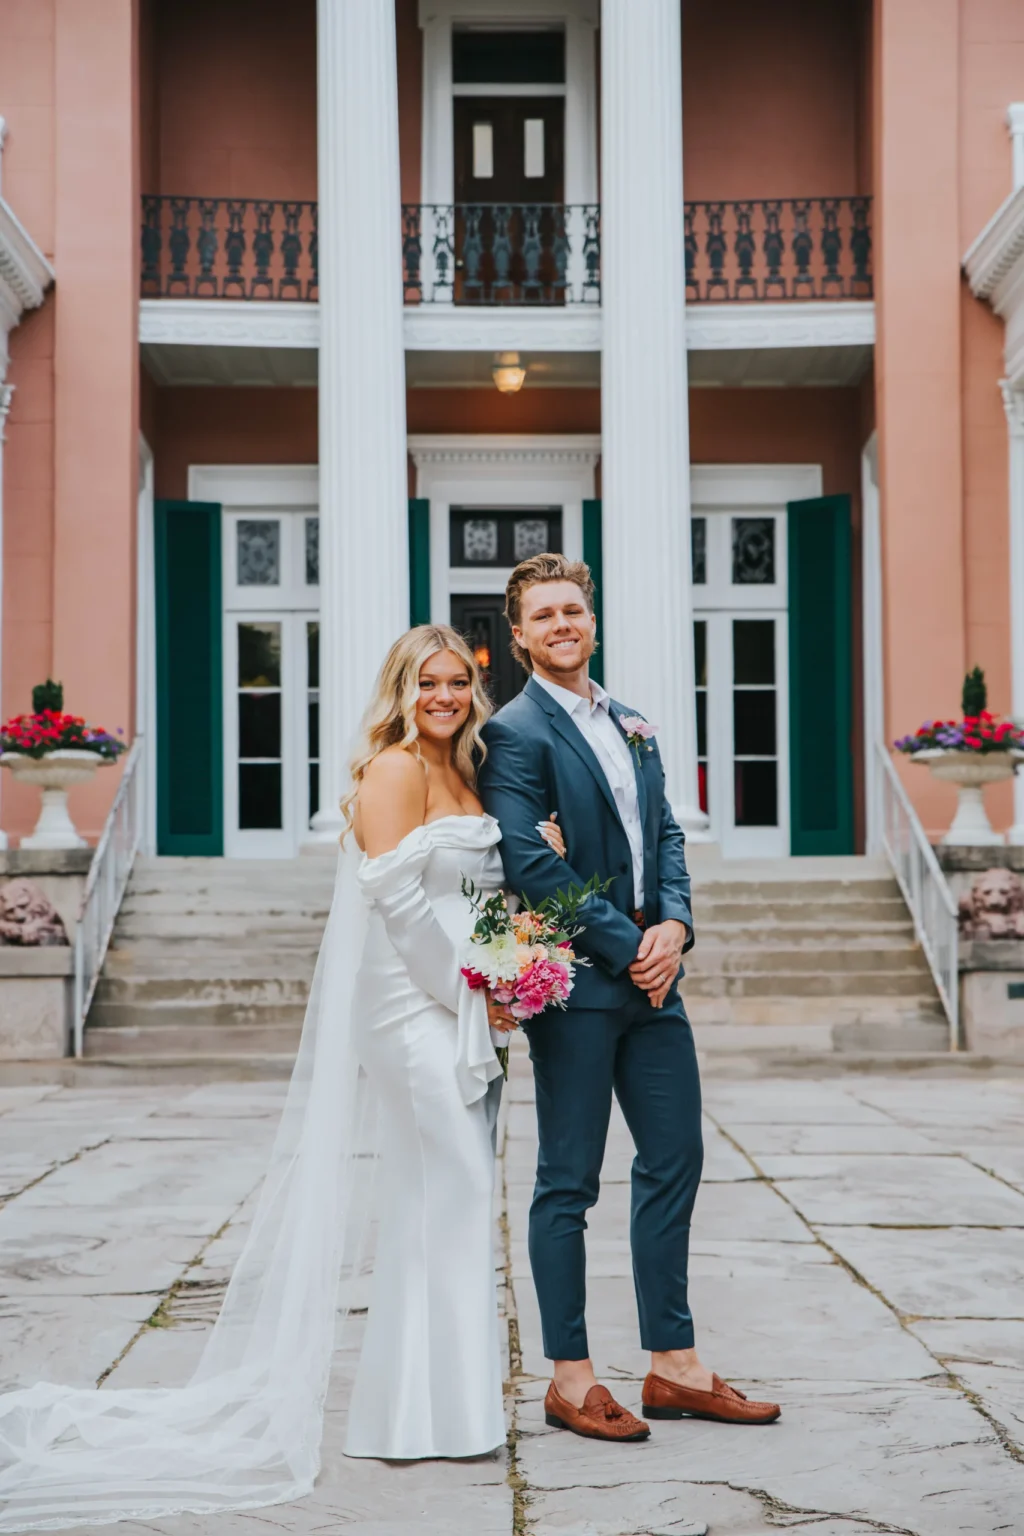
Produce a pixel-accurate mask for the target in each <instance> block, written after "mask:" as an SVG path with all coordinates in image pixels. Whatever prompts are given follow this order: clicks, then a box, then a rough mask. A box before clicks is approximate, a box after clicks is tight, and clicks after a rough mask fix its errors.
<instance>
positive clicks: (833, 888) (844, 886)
mask: <svg viewBox="0 0 1024 1536" xmlns="http://www.w3.org/2000/svg"><path fill="white" fill-rule="evenodd" d="M691 881H692V884H693V889H694V891H696V892H699V893H700V895H701V897H707V898H708V899H709V900H712V901H715V900H722V899H730V900H733V899H735V900H742V901H757V902H773V901H804V900H807V899H808V898H811V899H813V900H817V899H818V898H819V897H820V898H821V899H822V900H825V901H843V900H845V899H846V898H848V897H852V898H855V899H856V900H859V901H885V900H892V899H894V898H897V897H899V894H900V888H899V885H898V884H897V882H896V880H895V879H894V878H893V877H892V876H891V875H890V876H888V877H885V876H877V877H871V876H865V877H864V878H863V879H849V880H822V879H817V880H815V879H810V880H804V879H800V878H794V879H785V880H761V879H758V878H757V876H752V877H750V878H749V879H742V880H736V879H730V878H729V877H728V876H715V877H713V878H709V877H707V876H701V875H700V874H699V873H698V874H691Z"/></svg>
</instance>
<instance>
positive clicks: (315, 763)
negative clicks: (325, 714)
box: [306, 620, 320, 816]
mask: <svg viewBox="0 0 1024 1536" xmlns="http://www.w3.org/2000/svg"><path fill="white" fill-rule="evenodd" d="M306 752H307V755H308V758H309V814H310V816H314V815H315V814H316V811H317V809H318V807H319V805H320V625H319V624H318V623H317V622H315V621H314V620H310V621H307V624H306Z"/></svg>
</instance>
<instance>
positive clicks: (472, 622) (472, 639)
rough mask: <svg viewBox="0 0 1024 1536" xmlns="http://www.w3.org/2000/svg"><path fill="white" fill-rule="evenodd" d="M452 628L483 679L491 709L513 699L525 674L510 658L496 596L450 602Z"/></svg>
mask: <svg viewBox="0 0 1024 1536" xmlns="http://www.w3.org/2000/svg"><path fill="white" fill-rule="evenodd" d="M452 624H453V626H454V627H455V628H456V629H457V630H459V632H460V633H461V634H463V635H465V637H466V639H467V640H468V642H469V645H470V648H471V649H472V651H473V654H474V656H475V657H476V659H477V663H478V665H479V667H480V670H481V672H482V673H483V676H484V684H485V686H486V688H487V692H488V693H489V694H490V696H491V699H492V701H493V703H494V707H495V709H501V707H502V705H503V704H507V703H508V701H509V700H510V699H514V698H515V696H516V694H517V693H519V692H520V691H521V690H522V688H523V687H524V686H525V683H526V673H525V672H524V671H523V669H522V667H521V666H520V665H519V663H518V661H516V660H515V659H514V657H513V655H512V651H511V649H510V646H511V641H512V632H511V630H510V629H509V627H508V620H507V619H506V618H505V599H504V597H502V596H501V595H500V594H499V593H485V594H483V595H482V596H480V597H472V596H457V597H453V598H452Z"/></svg>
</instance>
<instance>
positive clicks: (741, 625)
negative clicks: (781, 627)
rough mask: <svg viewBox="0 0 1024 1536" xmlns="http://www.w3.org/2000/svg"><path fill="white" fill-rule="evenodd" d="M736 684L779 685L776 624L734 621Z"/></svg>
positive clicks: (765, 620) (762, 620) (761, 620)
mask: <svg viewBox="0 0 1024 1536" xmlns="http://www.w3.org/2000/svg"><path fill="white" fill-rule="evenodd" d="M732 679H733V682H734V683H764V684H772V683H774V682H775V620H774V619H734V620H733V625H732Z"/></svg>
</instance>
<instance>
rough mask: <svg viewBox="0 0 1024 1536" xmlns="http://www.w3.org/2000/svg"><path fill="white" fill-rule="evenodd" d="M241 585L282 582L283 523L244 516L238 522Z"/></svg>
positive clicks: (236, 542)
mask: <svg viewBox="0 0 1024 1536" xmlns="http://www.w3.org/2000/svg"><path fill="white" fill-rule="evenodd" d="M235 530H236V532H235V549H236V553H237V558H238V585H239V586H240V587H279V586H280V585H281V524H280V523H279V522H276V521H273V520H271V519H269V518H260V519H259V521H258V522H257V521H256V519H255V518H241V519H240V520H239V521H238V522H237V523H236V525H235Z"/></svg>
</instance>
